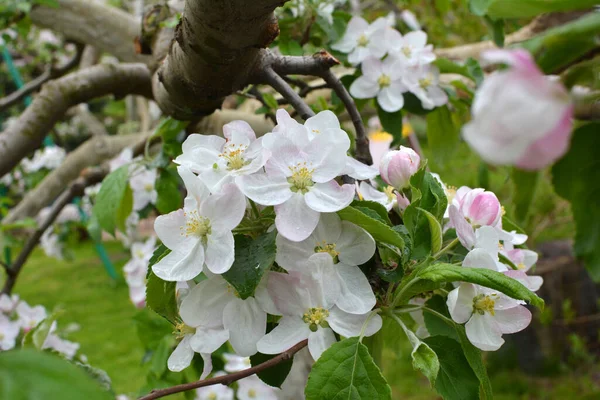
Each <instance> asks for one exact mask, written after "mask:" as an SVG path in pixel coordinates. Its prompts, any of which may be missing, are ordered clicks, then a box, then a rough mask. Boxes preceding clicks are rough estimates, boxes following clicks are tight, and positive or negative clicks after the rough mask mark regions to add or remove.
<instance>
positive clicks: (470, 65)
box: [465, 57, 485, 87]
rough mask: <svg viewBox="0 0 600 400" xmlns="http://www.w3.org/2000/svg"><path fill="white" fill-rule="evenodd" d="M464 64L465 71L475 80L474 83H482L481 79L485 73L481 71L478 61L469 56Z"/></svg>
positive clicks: (478, 84)
mask: <svg viewBox="0 0 600 400" xmlns="http://www.w3.org/2000/svg"><path fill="white" fill-rule="evenodd" d="M465 66H466V67H467V71H469V74H470V75H471V76H472V77H473V79H474V80H475V84H476V85H477V86H478V87H479V86H480V85H481V84H482V83H483V79H484V78H485V74H484V73H483V69H482V68H481V65H479V61H477V60H476V59H474V58H471V57H469V58H467V61H466V62H465Z"/></svg>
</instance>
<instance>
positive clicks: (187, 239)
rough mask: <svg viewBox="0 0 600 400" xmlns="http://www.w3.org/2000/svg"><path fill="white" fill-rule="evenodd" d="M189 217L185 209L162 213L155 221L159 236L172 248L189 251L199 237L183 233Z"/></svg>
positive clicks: (155, 229)
mask: <svg viewBox="0 0 600 400" xmlns="http://www.w3.org/2000/svg"><path fill="white" fill-rule="evenodd" d="M186 222H187V218H186V216H185V214H184V211H183V210H176V211H173V212H170V213H169V214H166V215H160V216H158V217H157V218H156V220H155V221H154V231H155V232H156V235H157V236H158V238H159V239H160V240H161V242H163V244H164V245H165V246H167V247H168V248H169V249H171V250H175V251H179V252H182V253H188V252H189V251H190V250H191V249H192V248H193V247H194V246H195V245H196V242H198V238H197V237H195V236H193V235H190V236H186V235H184V234H182V232H183V231H184V230H185V225H186Z"/></svg>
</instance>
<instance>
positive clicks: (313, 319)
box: [302, 307, 329, 332]
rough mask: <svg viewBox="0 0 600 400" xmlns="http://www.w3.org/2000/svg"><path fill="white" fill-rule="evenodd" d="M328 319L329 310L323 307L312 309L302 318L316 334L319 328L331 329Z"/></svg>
mask: <svg viewBox="0 0 600 400" xmlns="http://www.w3.org/2000/svg"><path fill="white" fill-rule="evenodd" d="M327 317H329V310H326V309H324V308H323V307H311V308H309V309H308V311H306V312H305V313H304V315H303V316H302V321H304V322H305V323H307V324H308V327H309V328H310V330H311V331H312V332H316V331H317V329H319V326H320V327H321V328H329V324H328V323H327Z"/></svg>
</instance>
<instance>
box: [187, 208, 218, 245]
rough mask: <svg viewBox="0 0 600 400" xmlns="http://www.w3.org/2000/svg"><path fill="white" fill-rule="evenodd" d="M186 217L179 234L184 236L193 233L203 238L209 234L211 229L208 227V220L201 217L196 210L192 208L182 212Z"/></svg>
mask: <svg viewBox="0 0 600 400" xmlns="http://www.w3.org/2000/svg"><path fill="white" fill-rule="evenodd" d="M184 215H185V217H186V220H187V221H186V223H185V227H183V226H182V227H181V234H182V235H183V236H185V237H188V236H191V235H194V236H198V237H200V238H203V239H205V238H206V236H207V235H210V233H211V231H212V229H211V227H210V220H209V219H208V218H205V217H202V216H200V215H199V214H198V211H196V210H193V211H190V212H189V213H188V212H184Z"/></svg>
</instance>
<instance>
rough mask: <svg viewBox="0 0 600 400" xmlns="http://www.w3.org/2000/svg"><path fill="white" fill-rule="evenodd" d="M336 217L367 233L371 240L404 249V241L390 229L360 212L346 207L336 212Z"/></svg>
mask: <svg viewBox="0 0 600 400" xmlns="http://www.w3.org/2000/svg"><path fill="white" fill-rule="evenodd" d="M338 215H339V216H340V218H341V219H343V220H345V221H350V222H352V223H353V224H356V225H358V226H360V227H361V228H363V229H364V230H366V231H367V232H369V233H370V234H371V236H373V239H375V240H376V241H378V242H383V243H388V244H391V245H393V246H396V247H397V248H398V249H402V248H404V240H402V237H401V236H400V235H399V234H398V232H396V231H394V230H393V229H392V228H391V227H389V226H388V225H386V224H384V223H383V222H381V221H378V220H377V219H375V218H373V217H370V216H369V215H367V214H365V213H364V212H362V211H361V210H359V209H357V208H354V207H352V206H348V207H346V208H344V209H343V210H340V211H338Z"/></svg>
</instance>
